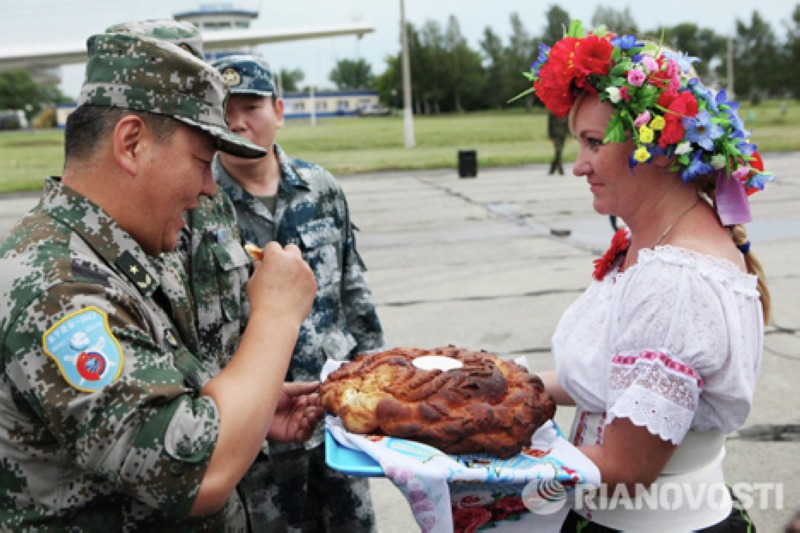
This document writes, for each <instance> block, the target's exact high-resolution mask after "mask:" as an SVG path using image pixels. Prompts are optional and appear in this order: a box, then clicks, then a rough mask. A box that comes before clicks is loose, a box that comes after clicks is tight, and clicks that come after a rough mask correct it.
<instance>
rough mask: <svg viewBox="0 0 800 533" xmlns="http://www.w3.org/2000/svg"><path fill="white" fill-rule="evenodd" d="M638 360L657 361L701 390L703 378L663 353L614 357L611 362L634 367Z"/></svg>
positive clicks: (649, 352)
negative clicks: (689, 379) (694, 383)
mask: <svg viewBox="0 0 800 533" xmlns="http://www.w3.org/2000/svg"><path fill="white" fill-rule="evenodd" d="M640 359H642V360H645V361H658V362H659V363H661V364H662V365H664V367H665V368H668V369H670V370H673V371H675V372H678V373H680V374H683V375H685V376H687V377H690V378H692V379H694V380H695V381H696V382H697V387H698V388H701V389H702V388H703V384H704V381H703V378H701V377H700V375H699V374H698V373H697V372H696V371H695V369H694V368H692V367H690V366H689V365H686V364H683V363H681V362H680V361H675V360H674V359H672V358H671V357H669V356H668V355H667V354H665V353H663V352H651V351H645V352H642V353H641V354H639V355H615V356H614V358H613V359H612V360H611V362H612V363H614V364H618V365H635V364H636V362H637V361H639V360H640Z"/></svg>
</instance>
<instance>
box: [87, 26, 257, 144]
mask: <svg viewBox="0 0 800 533" xmlns="http://www.w3.org/2000/svg"><path fill="white" fill-rule="evenodd" d="M87 48H88V53H89V60H88V62H87V63H86V75H85V78H84V81H83V86H82V87H81V94H80V96H79V97H78V105H97V106H111V107H120V108H125V109H130V110H133V111H145V112H148V113H155V114H159V115H167V116H170V117H172V118H174V119H176V120H179V121H181V122H183V123H185V124H188V125H189V126H192V127H195V128H199V129H201V130H203V131H204V132H206V133H208V134H209V135H211V137H213V138H214V139H215V140H216V148H217V149H218V150H221V151H223V152H226V153H229V154H231V155H235V156H238V157H251V158H252V157H261V156H263V155H265V154H266V153H267V152H266V150H264V149H263V148H261V147H260V146H258V145H255V144H253V143H251V142H250V141H248V140H247V139H245V138H243V137H240V136H239V135H236V134H235V133H232V132H231V131H230V130H229V129H228V126H227V123H226V121H225V103H226V99H227V91H226V88H225V82H224V81H223V80H222V77H221V76H220V74H219V73H218V72H217V71H216V70H215V69H213V68H211V66H210V65H208V63H206V62H205V61H203V60H202V59H199V58H198V57H196V56H194V55H192V54H191V53H189V52H187V51H186V50H184V49H182V48H180V47H178V46H177V45H175V44H173V43H171V42H168V41H163V40H158V39H153V38H151V37H148V36H143V35H131V34H127V33H106V34H100V35H94V36H92V37H90V38H89V40H88V41H87Z"/></svg>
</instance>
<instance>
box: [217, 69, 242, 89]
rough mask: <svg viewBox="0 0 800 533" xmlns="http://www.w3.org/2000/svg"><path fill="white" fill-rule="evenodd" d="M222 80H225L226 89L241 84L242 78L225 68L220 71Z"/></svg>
mask: <svg viewBox="0 0 800 533" xmlns="http://www.w3.org/2000/svg"><path fill="white" fill-rule="evenodd" d="M222 79H223V80H225V85H227V86H228V87H236V86H237V85H239V84H240V83H242V77H241V76H240V75H239V73H238V72H236V71H235V70H234V69H232V68H226V69H225V70H223V71H222Z"/></svg>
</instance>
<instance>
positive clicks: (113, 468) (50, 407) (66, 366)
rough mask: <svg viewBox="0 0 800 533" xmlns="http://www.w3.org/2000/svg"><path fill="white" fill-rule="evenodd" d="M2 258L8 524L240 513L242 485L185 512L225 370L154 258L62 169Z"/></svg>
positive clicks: (0, 484)
mask: <svg viewBox="0 0 800 533" xmlns="http://www.w3.org/2000/svg"><path fill="white" fill-rule="evenodd" d="M0 268H1V269H2V271H3V276H2V278H1V279H0V341H1V342H2V382H1V383H0V409H1V410H2V413H3V416H2V423H1V424H0V463H2V469H0V529H3V530H5V529H14V530H17V529H27V528H28V527H29V526H35V527H41V528H43V529H48V530H50V529H55V530H58V529H64V530H97V531H100V530H102V531H130V530H136V529H143V528H144V529H151V530H162V531H166V530H172V529H178V528H180V529H188V530H193V529H197V530H211V529H219V528H220V527H221V526H222V525H223V524H225V526H226V527H227V528H229V529H232V528H233V526H234V525H238V524H241V519H242V518H243V516H242V507H241V503H240V502H239V501H238V498H237V497H235V496H234V497H232V498H231V499H230V500H229V502H228V505H227V506H226V508H225V509H224V510H223V511H220V512H219V513H217V514H216V515H213V516H211V517H205V518H202V519H188V518H186V516H187V514H188V512H189V510H190V508H191V506H192V504H193V502H194V499H195V497H196V496H197V492H198V489H199V487H200V483H201V481H202V479H203V475H204V473H205V471H206V468H207V466H208V461H209V459H210V456H211V453H212V451H213V449H214V445H215V442H216V439H217V435H218V431H219V416H218V411H217V407H216V405H215V403H214V402H213V400H211V399H210V398H208V397H202V396H200V395H199V394H198V391H199V390H200V388H201V387H202V386H203V385H204V384H205V383H206V382H207V381H208V380H209V379H210V377H211V376H212V375H213V373H214V372H216V371H218V369H214V368H211V367H208V366H206V365H203V364H202V363H201V362H200V361H199V360H198V359H196V358H195V357H194V356H193V355H192V354H191V353H190V352H189V351H188V349H187V348H186V347H185V346H184V345H183V344H182V343H181V342H180V340H179V339H178V336H177V334H176V332H175V329H174V326H173V324H172V322H171V321H170V319H169V318H168V316H167V314H166V313H165V312H164V309H162V307H161V306H160V305H159V303H158V302H162V303H161V305H165V304H164V303H163V302H164V300H165V298H164V296H163V295H162V290H161V288H160V278H159V274H158V270H157V268H156V266H155V264H154V262H153V260H152V258H150V257H148V256H147V255H146V254H145V253H144V252H143V251H142V249H141V248H140V247H139V246H138V245H137V243H136V242H135V241H134V240H133V238H132V237H131V236H130V235H128V234H127V233H126V232H124V231H123V230H122V229H121V228H120V227H119V226H118V225H117V224H116V223H115V222H114V220H112V219H111V218H110V217H108V215H106V214H105V213H104V212H103V211H102V210H101V209H100V208H99V207H97V206H96V205H95V204H93V203H92V202H90V201H89V200H87V199H86V198H84V197H82V196H80V195H78V194H77V193H75V192H74V191H72V190H71V189H69V188H68V187H66V186H63V185H61V183H60V182H59V181H58V180H57V179H52V178H51V179H49V180H48V181H47V183H46V185H45V191H44V195H43V197H42V200H41V201H40V203H39V204H38V206H37V207H36V208H35V209H33V210H32V211H31V213H29V214H28V215H27V216H26V217H24V218H23V219H22V220H21V221H20V222H19V223H18V224H17V226H16V227H15V228H14V229H13V230H12V232H11V234H10V236H9V237H8V239H7V240H6V241H5V242H4V243H3V245H2V247H0ZM166 305H168V304H166ZM228 526H230V527H228Z"/></svg>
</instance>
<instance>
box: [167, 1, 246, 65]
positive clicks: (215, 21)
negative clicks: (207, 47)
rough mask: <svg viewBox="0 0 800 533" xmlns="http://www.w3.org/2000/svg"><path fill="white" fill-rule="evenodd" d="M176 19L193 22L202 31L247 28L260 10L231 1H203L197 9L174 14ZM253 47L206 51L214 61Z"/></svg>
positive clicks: (244, 51)
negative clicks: (240, 5)
mask: <svg viewBox="0 0 800 533" xmlns="http://www.w3.org/2000/svg"><path fill="white" fill-rule="evenodd" d="M172 16H173V17H174V18H175V20H185V21H187V22H191V23H192V24H194V25H195V26H197V28H198V29H199V30H200V32H201V33H206V32H211V31H225V30H246V29H248V28H249V27H250V22H252V21H253V20H255V19H257V18H258V11H254V10H249V9H240V8H236V7H234V5H233V3H230V2H216V3H203V4H200V6H199V7H198V8H197V9H194V10H191V11H183V12H180V13H174V14H173V15H172ZM252 52H253V49H252V47H242V48H237V49H231V50H225V51H216V52H206V54H205V55H206V60H208V61H213V60H215V59H217V58H220V57H225V56H227V55H231V54H235V53H252Z"/></svg>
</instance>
